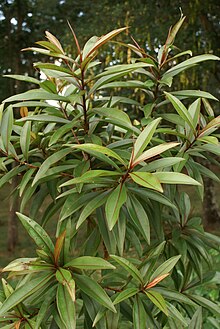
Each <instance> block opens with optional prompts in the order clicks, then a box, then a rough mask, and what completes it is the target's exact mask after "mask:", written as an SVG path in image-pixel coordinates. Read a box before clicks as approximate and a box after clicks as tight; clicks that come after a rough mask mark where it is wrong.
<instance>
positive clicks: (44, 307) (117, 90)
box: [0, 17, 220, 329]
mask: <svg viewBox="0 0 220 329" xmlns="http://www.w3.org/2000/svg"><path fill="white" fill-rule="evenodd" d="M183 21H184V17H181V19H180V20H179V21H178V22H177V23H176V25H174V27H172V28H171V29H170V31H169V33H168V37H167V40H166V43H165V45H163V46H162V47H161V48H160V49H159V52H158V56H157V58H153V57H151V56H149V55H148V54H147V53H146V52H145V50H143V49H142V48H141V47H140V46H139V45H138V44H137V43H136V42H134V44H132V45H121V47H127V49H129V51H132V52H133V53H134V56H136V57H134V58H131V61H130V63H128V64H115V65H113V64H114V63H111V64H112V65H110V66H109V67H107V68H105V69H104V70H100V69H99V64H100V62H99V61H98V60H97V59H96V58H97V56H98V54H99V50H100V47H101V46H102V45H104V44H106V43H107V42H108V41H109V40H110V39H112V38H114V37H115V36H116V35H117V34H119V33H122V32H123V31H125V30H126V28H120V29H117V30H114V31H111V32H110V33H108V34H106V35H104V36H102V37H100V38H97V37H92V38H91V39H89V40H88V42H87V43H86V44H85V45H84V47H83V48H81V46H80V45H79V44H78V41H77V38H76V36H75V34H74V31H72V34H73V39H74V40H75V44H76V48H77V51H78V56H77V58H76V59H73V58H72V57H71V56H70V55H69V54H66V53H65V52H64V50H63V48H62V46H61V44H60V42H59V41H58V40H57V39H56V37H55V36H53V35H52V34H51V33H49V32H46V37H47V41H40V42H38V45H39V46H40V47H41V48H40V47H39V48H37V47H34V48H30V50H32V51H34V52H40V53H43V54H45V57H46V56H47V57H48V58H49V62H48V63H47V62H42V63H35V64H34V67H35V68H36V70H40V71H41V72H42V73H43V74H44V75H45V79H43V80H40V79H36V78H32V77H28V76H10V77H12V78H15V79H19V80H22V81H26V82H27V83H29V85H30V86H31V87H32V86H33V85H36V88H32V89H30V90H28V91H27V92H25V93H22V94H16V95H13V96H11V97H9V98H8V99H6V100H5V101H4V102H3V104H2V105H1V112H2V120H1V140H0V148H1V153H2V160H1V169H2V171H3V175H2V177H1V179H0V186H1V187H2V186H3V185H4V184H5V183H7V182H10V180H11V179H13V177H15V176H18V177H19V185H18V186H17V190H18V192H19V196H20V197H21V207H20V212H19V213H17V215H18V218H19V220H20V221H21V223H22V224H23V226H24V228H25V229H26V231H27V232H28V233H29V235H30V237H31V238H32V239H33V240H34V242H35V244H36V246H37V250H36V253H37V256H36V257H34V258H20V259H16V260H14V261H12V262H11V263H10V264H9V265H7V266H6V267H5V268H4V270H3V272H9V279H7V281H6V279H3V280H2V292H1V294H0V301H1V308H0V321H1V323H2V325H3V327H2V328H5V329H6V328H35V329H36V328H42V329H44V328H51V329H52V328H66V329H73V328H92V327H95V328H100V329H105V328H106V329H110V328H112V329H113V328H125V327H126V328H135V329H141V328H177V327H178V328H185V327H187V328H191V329H193V328H201V326H202V324H206V325H207V328H208V326H209V325H211V324H212V325H213V326H216V328H217V326H218V319H217V316H219V314H220V312H219V307H218V305H217V304H216V303H214V302H213V301H210V300H209V299H207V298H205V297H203V296H200V295H199V294H197V293H196V292H197V291H198V288H199V287H200V286H201V285H203V287H204V285H206V284H210V282H212V283H213V282H214V283H213V284H215V279H216V276H215V273H214V272H212V271H211V266H212V265H211V264H212V257H211V256H210V254H209V249H210V248H214V249H216V250H218V249H219V238H218V237H216V236H214V235H211V234H209V233H206V232H205V231H204V229H203V226H202V220H201V218H199V217H196V216H195V215H194V214H193V213H192V211H191V200H190V197H189V195H188V194H187V193H186V191H184V189H182V188H181V189H180V186H181V185H193V189H194V192H198V195H199V196H200V200H202V198H203V194H204V191H203V176H208V177H211V178H212V179H214V180H216V181H219V179H218V177H217V175H216V174H215V173H214V172H212V171H211V170H209V169H207V168H206V167H205V163H206V161H208V163H212V162H216V160H215V155H219V154H220V148H219V141H218V135H217V134H215V131H216V130H217V128H218V126H219V124H220V117H216V118H215V116H214V112H213V110H212V107H211V105H210V103H209V101H210V100H211V101H216V98H215V97H214V96H212V95H211V94H210V93H207V92H205V91H200V90H175V84H174V85H173V80H174V82H175V76H178V75H179V74H181V73H182V72H183V71H184V70H186V69H188V68H190V67H192V66H194V65H196V64H199V63H200V62H202V61H206V60H219V58H218V57H216V56H214V55H211V54H205V55H200V56H195V57H191V55H192V54H191V52H190V51H184V52H177V48H176V47H174V45H173V43H174V39H175V36H176V34H177V32H178V30H179V29H180V27H181V25H182V23H183ZM112 51H114V47H113V46H112ZM186 57H189V58H188V59H186ZM181 58H183V60H182V61H180V59H181ZM131 95H132V96H131ZM140 99H141V100H142V103H141V102H140ZM143 99H144V104H143ZM19 109H20V118H19V119H16V118H15V117H14V113H16V112H17V111H18V110H19ZM201 160H202V161H201ZM12 164H13V166H11V165H12ZM204 197H205V196H204ZM45 199H47V202H46V206H45V207H43V208H41V205H42V203H43V201H44V200H45ZM40 209H41V210H42V209H43V214H41V211H40ZM46 225H47V226H48V227H54V226H56V239H55V241H53V237H52V236H50V235H49V234H48V233H47V232H46V228H45V226H46ZM204 263H206V264H208V266H209V268H210V270H207V266H205V272H204V266H203V264H204ZM211 280H212V281H211ZM9 282H10V283H9ZM202 307H203V308H205V309H207V310H208V311H207V312H208V313H206V314H207V316H209V318H207V319H203V318H202ZM207 316H206V317H207Z"/></svg>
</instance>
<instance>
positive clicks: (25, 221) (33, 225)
mask: <svg viewBox="0 0 220 329" xmlns="http://www.w3.org/2000/svg"><path fill="white" fill-rule="evenodd" d="M16 214H17V216H18V218H19V219H20V221H21V223H22V225H23V226H24V227H25V229H26V231H27V232H28V234H29V235H30V237H31V238H32V239H33V240H34V242H35V243H36V245H37V246H38V247H39V248H40V249H42V250H44V251H45V252H47V253H48V254H49V255H51V254H53V252H54V245H53V242H52V241H51V239H50V237H49V235H48V234H47V232H46V231H45V230H44V229H43V228H42V227H41V226H40V225H39V224H38V223H37V222H35V221H34V220H33V219H31V218H29V217H27V216H25V215H23V214H20V213H18V212H17V213H16Z"/></svg>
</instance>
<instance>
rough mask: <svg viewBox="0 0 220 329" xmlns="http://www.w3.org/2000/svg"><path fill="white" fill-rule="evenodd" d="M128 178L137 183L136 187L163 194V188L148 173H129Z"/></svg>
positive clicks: (154, 177)
mask: <svg viewBox="0 0 220 329" xmlns="http://www.w3.org/2000/svg"><path fill="white" fill-rule="evenodd" d="M129 176H130V177H131V179H132V180H133V181H134V182H135V183H137V184H138V185H141V186H144V187H147V188H150V189H153V190H156V191H159V192H163V188H162V186H161V184H160V180H159V179H158V178H157V177H156V176H155V175H154V174H151V173H149V172H138V171H136V172H133V173H130V174H129Z"/></svg>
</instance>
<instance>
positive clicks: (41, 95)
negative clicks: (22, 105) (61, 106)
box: [4, 89, 69, 103]
mask: <svg viewBox="0 0 220 329" xmlns="http://www.w3.org/2000/svg"><path fill="white" fill-rule="evenodd" d="M32 100H57V101H63V102H69V100H68V98H67V97H64V96H61V95H58V94H53V93H49V92H47V91H45V90H42V89H32V90H28V91H26V92H24V93H21V94H16V95H13V96H11V97H9V98H6V99H5V100H4V103H6V102H15V101H16V102H17V101H32Z"/></svg>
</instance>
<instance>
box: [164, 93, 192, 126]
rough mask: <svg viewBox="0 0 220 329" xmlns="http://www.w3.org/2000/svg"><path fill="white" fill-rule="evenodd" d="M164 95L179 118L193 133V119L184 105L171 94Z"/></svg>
mask: <svg viewBox="0 0 220 329" xmlns="http://www.w3.org/2000/svg"><path fill="white" fill-rule="evenodd" d="M164 93H165V95H166V97H167V98H168V99H169V101H170V102H171V103H172V105H173V107H174V108H175V110H176V111H177V113H178V114H179V116H180V117H181V118H182V119H183V120H184V121H185V122H186V123H187V124H188V125H189V126H190V127H191V128H192V130H193V131H195V128H194V126H193V119H192V117H191V115H190V113H189V112H188V110H187V108H186V107H185V106H184V104H183V103H182V102H181V101H180V100H179V99H178V98H177V97H175V96H173V95H172V94H170V93H167V92H164Z"/></svg>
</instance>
